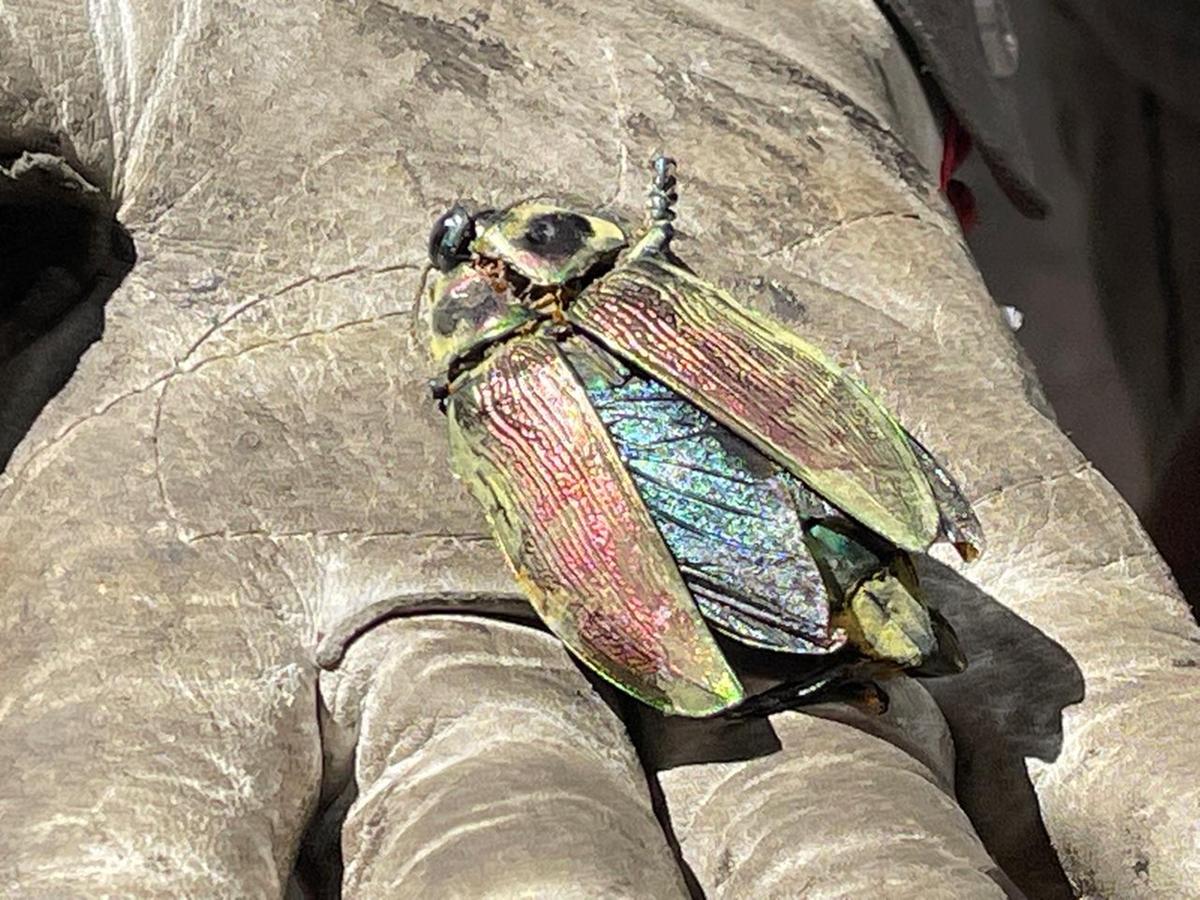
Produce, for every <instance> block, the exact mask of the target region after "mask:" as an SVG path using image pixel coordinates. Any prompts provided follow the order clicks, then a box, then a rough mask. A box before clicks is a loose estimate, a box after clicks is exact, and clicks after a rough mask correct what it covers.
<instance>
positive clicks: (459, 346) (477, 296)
mask: <svg viewBox="0 0 1200 900" xmlns="http://www.w3.org/2000/svg"><path fill="white" fill-rule="evenodd" d="M626 243H628V240H627V238H626V236H625V232H624V231H622V230H621V227H620V226H619V225H617V224H616V223H615V222H611V221H609V220H608V219H604V218H600V217H598V216H585V215H581V214H580V213H577V212H572V211H571V210H569V209H563V208H560V207H557V206H551V205H549V204H546V203H539V202H535V201H531V202H525V203H518V204H516V205H514V206H510V207H509V208H508V209H506V210H503V211H500V212H496V211H494V210H485V211H484V212H481V213H476V214H472V213H471V212H470V211H469V210H468V209H467V208H466V207H465V206H463V205H461V204H457V203H456V204H455V205H454V206H452V207H451V208H450V209H449V210H447V211H446V212H445V213H443V214H442V216H441V217H440V218H439V219H438V220H437V223H436V224H435V225H434V226H433V231H432V233H431V234H430V236H429V261H430V263H431V264H432V265H433V267H434V268H435V269H437V270H438V272H439V273H440V274H439V275H438V276H437V277H436V278H435V279H434V283H433V285H432V287H431V289H430V300H431V302H430V304H429V325H430V331H431V334H432V338H431V348H430V349H431V350H432V351H433V356H434V359H435V360H436V361H437V362H438V363H439V364H441V365H446V366H450V365H452V364H453V362H454V360H456V359H462V358H463V357H466V356H469V355H471V353H472V352H474V351H478V350H481V349H482V348H483V347H485V346H486V345H487V344H489V343H492V342H493V341H496V340H499V339H500V338H503V337H504V336H506V335H508V334H510V333H512V332H513V331H515V330H516V329H518V328H520V327H521V326H522V325H525V324H527V323H529V322H533V321H535V320H536V319H537V318H538V313H537V312H536V311H535V310H534V308H533V305H532V304H531V303H530V302H529V292H530V291H531V290H533V289H537V288H557V287H560V286H563V285H566V284H567V283H568V282H572V281H576V280H579V279H583V278H585V277H587V276H588V275H590V274H594V273H595V272H596V271H597V270H599V269H600V268H601V267H604V266H607V265H609V264H610V263H611V262H612V261H613V260H614V259H615V258H616V256H617V254H618V253H619V252H620V251H621V249H622V248H623V247H624V246H625V245H626Z"/></svg>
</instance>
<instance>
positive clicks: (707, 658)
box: [449, 337, 741, 715]
mask: <svg viewBox="0 0 1200 900" xmlns="http://www.w3.org/2000/svg"><path fill="white" fill-rule="evenodd" d="M449 411H450V435H451V444H452V448H453V450H454V452H453V460H454V464H455V469H456V471H457V473H458V475H459V476H460V477H461V478H462V479H463V481H464V482H465V483H466V484H467V485H468V486H470V487H471V489H472V491H473V492H474V493H475V495H476V498H477V499H478V500H479V501H480V503H482V504H483V507H484V510H485V512H486V513H487V516H488V518H489V520H490V521H491V524H492V527H493V528H494V530H495V532H496V535H497V537H498V538H499V539H500V541H501V543H502V545H503V546H504V550H505V552H506V553H507V554H508V556H509V558H510V559H513V560H519V561H520V565H519V567H518V568H517V576H518V578H519V579H520V580H521V582H522V583H523V586H524V587H525V588H526V590H527V591H528V593H529V597H530V600H531V601H532V603H533V605H534V607H535V609H536V610H537V612H538V614H539V615H540V616H541V617H542V619H543V620H544V621H545V622H546V624H547V625H549V626H550V628H552V629H553V630H554V632H555V633H556V634H557V635H558V636H559V637H561V638H562V639H563V641H564V643H566V644H567V646H569V647H570V648H571V649H572V650H573V651H574V652H575V653H577V654H578V655H579V656H580V657H581V658H582V659H583V660H584V661H585V662H587V663H589V664H590V665H591V666H593V667H594V668H595V669H596V670H597V671H599V672H600V673H601V674H603V675H604V676H605V677H606V678H609V679H610V680H613V681H615V682H616V683H618V684H619V685H620V686H622V687H624V688H625V689H626V690H632V691H633V692H634V693H636V694H637V695H639V696H641V697H643V698H644V699H647V700H648V701H650V702H653V703H655V704H656V705H661V706H666V707H668V708H675V709H680V710H686V711H688V712H689V713H690V714H692V715H703V714H705V713H707V712H715V711H717V710H720V709H723V708H725V707H727V706H729V705H730V703H733V702H736V701H737V700H738V699H740V698H741V687H740V685H739V684H738V681H737V678H736V677H735V676H734V675H733V673H732V671H730V669H729V668H728V665H727V664H726V663H725V660H724V658H723V656H722V655H721V652H720V650H719V649H718V648H717V646H716V644H715V642H714V641H713V639H712V636H711V635H710V634H709V631H708V629H707V627H706V626H705V624H704V621H703V619H702V618H701V616H700V614H699V612H698V611H697V609H696V607H695V604H694V603H693V602H692V601H691V597H690V595H689V593H688V590H687V588H686V586H685V585H684V583H683V581H682V579H681V577H680V575H679V572H678V570H677V569H676V567H675V566H674V564H673V563H672V562H671V556H670V554H669V553H668V552H667V549H666V547H665V546H663V543H662V538H661V536H660V535H659V533H658V531H657V529H656V528H655V526H654V523H653V521H652V520H651V518H650V515H649V513H648V512H647V511H646V508H645V506H644V504H643V503H642V502H641V500H640V499H639V497H638V494H637V490H636V488H635V487H634V485H633V483H632V481H631V480H630V478H629V475H628V473H626V471H625V470H624V468H623V467H622V466H621V463H620V460H619V459H618V458H617V457H616V455H615V454H614V453H613V452H612V448H611V445H610V444H609V443H608V441H607V440H606V439H605V432H604V426H603V425H602V424H601V422H600V420H599V419H598V418H597V415H596V412H595V411H594V410H593V409H592V407H591V405H590V403H589V402H588V399H587V395H586V394H585V392H584V390H583V387H582V386H581V385H580V384H579V382H578V380H577V378H576V377H575V375H574V373H573V372H572V371H571V369H570V367H569V366H568V365H567V363H566V361H565V360H564V359H563V357H562V354H561V353H560V351H559V349H558V346H557V344H556V343H555V342H554V341H553V340H549V339H546V338H537V337H530V338H525V339H522V340H518V341H514V342H511V343H508V344H505V345H503V346H501V347H500V348H499V349H498V350H497V351H496V352H495V353H494V354H492V355H491V356H490V357H488V358H487V359H486V360H485V361H484V362H483V363H482V364H481V365H479V366H478V367H477V368H476V369H475V370H473V371H472V372H471V374H470V376H469V380H468V381H467V383H466V384H464V385H463V387H462V388H461V389H460V390H459V391H458V392H456V394H455V396H454V403H453V405H452V406H451V407H450V408H449ZM581 596H586V597H587V598H588V602H587V603H586V604H581V603H580V602H579V598H580V597H581Z"/></svg>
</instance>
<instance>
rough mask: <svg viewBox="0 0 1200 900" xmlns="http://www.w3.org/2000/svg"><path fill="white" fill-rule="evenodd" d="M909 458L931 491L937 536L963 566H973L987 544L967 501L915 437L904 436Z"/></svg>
mask: <svg viewBox="0 0 1200 900" xmlns="http://www.w3.org/2000/svg"><path fill="white" fill-rule="evenodd" d="M904 436H905V437H906V438H907V439H908V444H909V446H910V447H912V451H913V454H914V455H915V456H916V457H917V461H918V462H919V463H920V464H921V468H922V469H923V470H924V471H925V476H926V477H927V478H928V479H929V486H930V487H931V488H932V489H933V497H934V499H935V500H936V501H937V506H938V513H939V514H940V516H941V525H940V528H941V532H942V534H943V535H944V536H945V537H946V540H948V541H949V542H950V543H951V544H953V545H954V549H955V550H957V551H958V555H959V556H961V557H962V558H963V560H964V561H965V562H973V561H974V560H976V559H978V558H979V557H980V556H982V555H983V551H984V550H986V549H987V540H986V539H985V538H984V535H983V526H982V525H980V524H979V519H978V517H976V515H975V510H974V509H972V507H971V501H970V500H968V499H967V498H966V496H965V495H964V494H963V492H962V488H960V487H959V486H958V483H957V482H956V481H955V480H954V478H953V477H952V476H951V475H950V473H949V472H948V471H946V467H945V466H943V465H942V464H941V463H940V462H938V460H937V458H936V457H934V455H933V454H932V453H930V452H929V451H928V450H926V449H925V446H924V445H923V444H922V443H921V442H920V441H918V440H917V439H916V438H915V437H913V436H912V435H911V434H909V433H908V432H907V431H905V432H904Z"/></svg>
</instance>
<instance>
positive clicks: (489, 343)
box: [429, 156, 983, 716]
mask: <svg viewBox="0 0 1200 900" xmlns="http://www.w3.org/2000/svg"><path fill="white" fill-rule="evenodd" d="M652 165H653V170H654V177H653V181H652V184H651V190H650V204H649V208H650V216H649V222H648V224H647V226H646V228H645V229H644V232H643V233H642V234H641V235H640V236H638V237H637V238H636V240H632V241H631V240H630V238H629V237H628V236H627V235H626V233H625V231H624V230H623V229H622V228H621V227H620V226H619V225H618V224H617V223H615V222H612V221H610V220H608V219H606V218H603V217H600V216H595V215H585V214H582V213H579V212H575V211H572V210H568V209H563V208H560V207H556V206H552V205H548V204H545V203H540V202H522V203H518V204H516V205H514V206H511V207H509V208H507V209H505V210H501V211H491V210H489V211H485V212H481V213H477V214H474V215H472V214H471V213H469V212H468V211H467V210H466V209H465V208H464V207H462V206H459V205H456V206H455V207H453V208H452V209H451V210H449V211H448V212H447V213H446V214H444V215H443V216H442V217H441V218H440V219H439V220H438V223H437V224H436V225H435V227H434V230H433V234H432V235H431V238H430V248H429V250H430V258H431V261H432V263H433V265H434V266H435V267H436V268H437V270H438V275H437V276H436V277H435V279H434V283H433V284H432V286H431V289H430V293H431V298H430V301H431V302H430V304H429V326H430V332H431V350H432V353H433V355H434V357H435V359H436V360H437V362H438V364H439V366H440V368H441V370H442V372H443V374H444V378H443V380H442V381H441V382H440V383H439V386H438V388H437V389H436V391H435V393H436V394H437V396H438V399H439V400H440V401H441V403H442V406H443V409H444V410H445V412H446V415H447V419H448V422H449V429H450V445H451V455H452V459H451V464H452V466H453V469H454V472H455V474H456V475H457V476H458V477H459V478H461V479H462V480H463V482H464V483H465V484H466V485H467V487H468V488H469V489H470V490H471V492H472V493H473V494H474V496H475V497H476V499H478V501H479V502H480V504H481V505H482V506H483V509H484V512H485V513H486V515H487V518H488V521H489V522H490V524H491V527H492V530H493V533H494V534H495V537H496V539H497V541H498V543H499V545H500V547H501V548H502V550H503V551H504V554H505V555H506V557H507V558H508V560H509V563H510V564H511V566H512V568H513V571H514V572H515V573H516V576H517V579H518V581H519V583H520V584H521V586H522V588H523V589H524V591H525V593H526V594H527V596H528V597H529V600H530V602H531V603H532V605H533V607H534V608H535V610H536V611H537V613H538V614H539V616H541V618H542V620H543V621H544V622H545V623H546V625H547V626H548V627H549V628H550V629H551V630H552V631H553V632H554V633H555V634H556V635H558V636H559V637H560V638H561V639H562V641H563V642H564V643H565V644H566V645H567V647H569V648H570V649H571V651H572V652H574V653H575V654H576V655H577V656H578V657H579V658H580V659H581V660H583V661H584V662H585V663H586V664H587V665H588V666H590V667H591V668H592V669H593V670H595V671H596V672H597V673H599V674H600V675H601V676H603V677H604V678H606V679H607V680H609V681H610V682H612V683H613V684H615V685H616V686H618V687H619V688H621V689H622V690H624V691H626V692H628V693H629V694H631V695H633V696H635V697H637V698H639V699H641V700H643V701H645V702H646V703H649V704H651V705H652V706H654V707H656V708H658V709H660V710H663V711H664V712H668V713H673V714H679V715H687V716H707V715H712V714H715V713H719V712H722V711H725V710H729V709H731V708H733V707H737V706H738V705H739V704H742V703H743V701H745V699H746V698H745V694H744V691H743V688H742V686H741V684H740V682H739V680H738V677H737V675H736V674H735V673H734V672H733V670H732V668H731V667H730V665H729V664H728V663H727V661H726V659H725V656H724V654H723V653H722V650H721V648H720V646H719V645H718V643H717V640H716V639H715V637H714V634H713V631H712V630H710V628H711V629H714V630H715V631H716V632H717V633H719V634H723V635H725V636H727V637H731V638H734V639H736V640H738V641H740V642H742V643H745V644H749V645H752V646H757V647H764V648H767V649H771V650H776V651H782V652H785V653H794V654H804V655H811V656H820V655H832V654H842V653H845V654H848V655H849V657H851V658H866V659H871V660H877V661H880V662H881V663H886V664H891V665H893V666H894V667H895V668H897V669H900V668H904V669H911V670H916V671H918V672H922V671H924V672H927V673H930V674H933V673H939V672H945V671H959V670H961V669H962V667H963V666H965V659H963V657H962V654H961V651H960V650H959V648H958V645H957V641H956V639H955V638H954V633H953V631H952V630H951V628H950V626H949V624H948V623H946V622H945V620H944V619H942V618H941V617H940V616H939V615H938V614H937V613H936V612H935V611H934V610H931V609H929V608H928V606H927V605H926V604H925V602H924V600H923V598H922V595H921V590H920V586H919V584H918V582H917V576H916V572H915V569H914V567H913V565H912V561H911V558H910V557H909V555H908V553H909V551H914V552H919V551H922V550H925V549H926V548H927V547H928V546H929V545H930V544H931V543H932V542H933V541H935V540H937V539H938V538H945V539H947V540H949V541H951V542H952V543H953V544H954V546H955V547H956V548H957V549H958V551H959V553H960V554H961V555H962V557H963V558H964V559H967V560H970V559H973V558H974V557H975V556H977V555H978V554H979V553H980V552H982V549H983V537H982V532H981V529H980V528H979V524H978V521H977V520H976V518H975V516H974V514H973V512H972V510H971V507H970V504H969V503H968V502H967V501H966V499H965V498H964V497H963V496H962V493H961V492H960V491H959V489H958V488H957V486H956V485H955V484H954V482H953V480H952V479H951V478H950V476H949V475H948V474H947V473H946V471H945V470H944V469H943V468H942V467H940V466H939V465H938V463H937V462H936V461H935V460H934V459H933V457H932V456H931V455H930V454H929V453H928V451H926V450H925V448H923V447H922V446H921V445H920V444H918V443H917V442H916V441H915V440H914V439H913V438H912V436H911V435H909V434H908V433H907V432H906V431H905V430H904V428H903V427H901V426H900V425H899V424H898V423H897V422H896V420H895V419H894V418H893V417H892V416H891V414H890V413H889V412H888V411H887V410H886V409H885V408H884V407H883V406H882V404H880V403H879V401H878V400H876V399H875V398H874V397H872V396H871V394H869V393H868V392H867V391H866V389H865V388H863V387H862V386H861V385H860V384H858V383H857V382H856V381H854V380H853V379H851V378H850V377H849V376H847V375H846V374H845V373H844V372H842V371H841V370H840V369H839V368H838V367H837V366H835V365H834V364H833V363H832V362H831V361H829V360H828V359H827V358H826V357H825V356H824V355H823V354H822V353H821V352H820V351H819V350H817V349H816V348H815V347H813V346H811V345H810V344H808V343H806V342H805V341H804V340H802V339H801V338H800V337H799V336H797V335H796V334H794V333H793V332H792V331H790V330H789V329H788V328H787V327H786V326H784V325H783V324H782V323H780V322H777V321H774V320H772V319H770V318H768V317H767V316H764V315H762V314H760V313H758V312H756V311H754V310H751V309H749V308H748V307H746V306H744V305H742V304H739V303H738V302H737V301H736V300H735V299H733V298H732V297H731V296H729V294H727V293H726V292H724V291H722V290H720V289H718V288H717V287H715V286H713V285H711V284H709V283H707V282H705V281H703V280H702V279H701V278H699V277H697V276H696V275H694V274H693V273H692V272H691V270H690V269H688V268H687V267H686V266H685V265H684V264H683V263H682V262H681V261H680V260H679V259H678V258H677V257H676V256H675V254H674V252H673V250H672V247H671V242H672V238H673V237H674V228H673V224H672V223H673V220H674V217H675V213H674V209H673V206H674V202H675V200H676V194H675V186H676V180H675V177H674V163H673V162H672V161H671V160H669V159H666V158H665V157H662V156H657V157H655V159H654V161H653V164H652ZM743 708H745V707H743Z"/></svg>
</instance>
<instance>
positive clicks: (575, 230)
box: [514, 212, 592, 259]
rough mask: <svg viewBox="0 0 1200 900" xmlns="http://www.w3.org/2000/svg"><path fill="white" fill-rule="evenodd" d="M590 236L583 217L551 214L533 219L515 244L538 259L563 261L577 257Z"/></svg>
mask: <svg viewBox="0 0 1200 900" xmlns="http://www.w3.org/2000/svg"><path fill="white" fill-rule="evenodd" d="M591 236H592V224H591V223H590V222H589V221H588V220H587V219H586V218H584V217H583V216H581V215H578V214H577V213H562V212H553V213H543V214H542V215H540V216H534V217H533V218H532V219H531V220H530V221H529V225H528V227H527V228H526V229H525V233H524V234H522V235H521V236H520V237H519V238H517V240H516V241H515V242H514V243H516V245H517V246H518V247H520V248H521V249H523V250H529V251H532V252H534V253H537V254H538V255H539V256H545V257H549V258H552V259H563V258H566V257H569V256H571V255H572V254H574V253H577V252H578V251H579V250H580V249H581V248H582V247H583V245H584V242H585V241H587V239H588V238H589V237H591Z"/></svg>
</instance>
